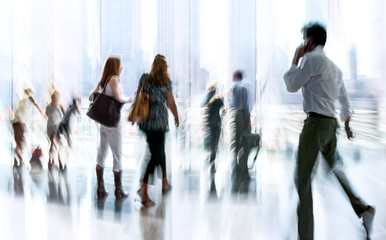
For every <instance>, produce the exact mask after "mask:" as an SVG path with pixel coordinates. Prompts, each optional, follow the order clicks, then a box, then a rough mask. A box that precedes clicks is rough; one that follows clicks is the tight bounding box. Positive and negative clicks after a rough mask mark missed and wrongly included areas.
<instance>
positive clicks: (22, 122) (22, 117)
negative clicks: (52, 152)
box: [12, 88, 45, 166]
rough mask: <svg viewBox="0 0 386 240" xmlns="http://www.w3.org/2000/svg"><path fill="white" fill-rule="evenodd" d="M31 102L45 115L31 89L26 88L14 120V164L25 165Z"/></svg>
mask: <svg viewBox="0 0 386 240" xmlns="http://www.w3.org/2000/svg"><path fill="white" fill-rule="evenodd" d="M31 103H32V104H33V105H35V107H36V108H37V109H38V110H39V112H40V113H41V114H42V115H43V116H45V114H44V112H43V111H42V109H41V108H40V106H39V104H38V103H37V102H36V101H35V99H34V97H33V95H32V91H31V89H29V88H26V89H24V95H23V97H22V98H21V99H20V100H19V102H18V104H17V107H16V111H15V117H14V119H13V122H12V127H13V133H14V137H15V142H16V148H15V158H14V166H22V165H23V157H22V155H23V150H24V145H25V132H26V128H27V125H26V124H27V123H28V122H29V117H30V115H31Z"/></svg>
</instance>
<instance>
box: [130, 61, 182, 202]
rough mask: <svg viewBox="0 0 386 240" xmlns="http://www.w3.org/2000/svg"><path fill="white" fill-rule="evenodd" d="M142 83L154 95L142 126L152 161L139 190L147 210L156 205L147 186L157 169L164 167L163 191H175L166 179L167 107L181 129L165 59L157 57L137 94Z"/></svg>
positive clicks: (143, 76)
mask: <svg viewBox="0 0 386 240" xmlns="http://www.w3.org/2000/svg"><path fill="white" fill-rule="evenodd" d="M142 84H145V85H144V91H145V92H146V93H147V94H149V96H150V100H149V115H148V117H147V119H146V120H145V121H143V122H142V123H140V124H139V128H140V129H141V130H142V131H144V132H145V134H146V138H147V143H148V144H149V149H150V154H151V158H150V161H149V163H148V165H147V168H146V171H145V174H144V177H143V180H142V186H141V188H140V189H139V190H138V195H139V196H140V197H141V202H142V204H143V205H144V206H145V207H150V206H153V205H154V202H153V201H152V200H151V199H150V198H149V195H148V192H147V185H148V179H149V175H150V174H153V172H154V170H155V167H156V166H158V165H160V166H161V168H162V192H163V193H166V192H168V191H169V190H170V189H171V186H170V184H169V182H168V180H167V176H166V156H165V132H167V131H168V130H169V123H168V110H167V107H169V109H170V110H171V112H172V114H173V115H174V121H175V124H176V126H177V127H178V124H179V120H178V112H177V107H176V104H175V101H174V97H173V92H172V85H171V81H170V76H169V73H168V65H167V62H166V59H165V57H164V56H162V55H160V54H158V55H157V56H155V58H154V61H153V64H152V66H151V70H150V73H148V74H143V75H142V77H141V79H140V80H139V86H138V89H137V93H139V91H141V88H142Z"/></svg>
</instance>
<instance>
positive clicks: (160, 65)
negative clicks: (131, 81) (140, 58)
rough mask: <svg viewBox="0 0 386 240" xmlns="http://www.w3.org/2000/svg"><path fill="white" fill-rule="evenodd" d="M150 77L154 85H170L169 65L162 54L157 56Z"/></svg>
mask: <svg viewBox="0 0 386 240" xmlns="http://www.w3.org/2000/svg"><path fill="white" fill-rule="evenodd" d="M149 75H150V79H151V80H150V81H151V84H152V85H155V86H165V85H167V84H169V83H170V76H169V73H168V64H167V62H166V59H165V56H163V55H161V54H157V55H156V56H155V58H154V61H153V64H152V65H151V70H150V73H149Z"/></svg>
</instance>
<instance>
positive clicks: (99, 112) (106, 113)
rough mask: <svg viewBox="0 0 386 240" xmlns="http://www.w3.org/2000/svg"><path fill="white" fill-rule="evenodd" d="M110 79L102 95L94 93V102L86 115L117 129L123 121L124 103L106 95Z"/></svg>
mask: <svg viewBox="0 0 386 240" xmlns="http://www.w3.org/2000/svg"><path fill="white" fill-rule="evenodd" d="M110 79H111V78H110ZM110 79H109V80H108V81H107V83H106V85H105V87H104V88H103V90H102V92H101V93H97V92H96V93H94V99H93V102H92V103H91V104H90V106H89V107H88V110H87V113H86V115H87V116H89V117H90V118H91V119H92V120H94V121H96V122H98V123H100V124H102V125H104V126H106V127H117V126H118V124H119V121H120V120H121V109H122V106H123V103H121V102H119V101H117V100H116V99H115V98H114V97H112V96H108V95H106V94H105V90H106V87H107V84H108V83H109V81H110Z"/></svg>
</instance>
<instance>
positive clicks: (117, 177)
mask: <svg viewBox="0 0 386 240" xmlns="http://www.w3.org/2000/svg"><path fill="white" fill-rule="evenodd" d="M113 172H114V183H115V198H116V199H121V198H127V197H128V196H129V193H128V192H124V191H123V188H122V181H121V178H122V170H121V171H119V172H115V171H113Z"/></svg>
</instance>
